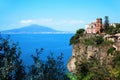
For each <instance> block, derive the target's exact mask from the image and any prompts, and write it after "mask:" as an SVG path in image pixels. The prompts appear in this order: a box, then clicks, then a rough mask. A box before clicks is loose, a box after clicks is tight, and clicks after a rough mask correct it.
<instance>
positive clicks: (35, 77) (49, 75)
mask: <svg viewBox="0 0 120 80" xmlns="http://www.w3.org/2000/svg"><path fill="white" fill-rule="evenodd" d="M42 51H43V49H41V50H40V51H38V50H36V53H37V55H36V56H34V55H32V58H33V61H34V64H33V65H32V66H30V67H29V73H28V80H69V78H68V77H67V75H66V68H65V66H64V62H63V54H62V53H61V55H60V56H58V57H57V58H56V59H55V58H54V56H53V53H51V54H50V55H49V56H48V57H47V60H46V61H42V60H41V59H40V54H41V52H42Z"/></svg>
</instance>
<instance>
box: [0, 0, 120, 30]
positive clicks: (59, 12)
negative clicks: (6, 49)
mask: <svg viewBox="0 0 120 80" xmlns="http://www.w3.org/2000/svg"><path fill="white" fill-rule="evenodd" d="M119 5H120V0H0V31H2V30H8V29H14V28H20V27H24V26H27V25H30V24H39V25H43V26H48V27H50V28H53V29H57V30H62V31H75V30H77V29H79V28H85V25H86V24H89V23H91V22H93V21H95V19H96V18H103V19H104V16H109V20H110V22H111V23H114V22H120V15H119V14H120V7H119Z"/></svg>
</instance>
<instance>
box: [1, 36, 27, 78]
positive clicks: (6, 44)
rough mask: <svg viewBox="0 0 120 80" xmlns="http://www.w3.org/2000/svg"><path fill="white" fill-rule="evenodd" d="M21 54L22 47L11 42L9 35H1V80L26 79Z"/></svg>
mask: <svg viewBox="0 0 120 80" xmlns="http://www.w3.org/2000/svg"><path fill="white" fill-rule="evenodd" d="M20 54H21V51H20V48H19V47H18V46H17V44H15V43H13V42H11V40H10V38H9V36H8V37H7V38H2V37H1V36H0V80H23V79H25V75H26V72H25V68H24V66H23V63H22V60H21V59H20Z"/></svg>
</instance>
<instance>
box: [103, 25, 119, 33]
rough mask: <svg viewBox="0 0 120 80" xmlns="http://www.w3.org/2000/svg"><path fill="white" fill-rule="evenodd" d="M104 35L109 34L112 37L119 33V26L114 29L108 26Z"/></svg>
mask: <svg viewBox="0 0 120 80" xmlns="http://www.w3.org/2000/svg"><path fill="white" fill-rule="evenodd" d="M105 33H107V34H110V35H114V34H117V33H120V24H117V25H116V27H114V26H110V27H109V28H108V29H107V30H106V31H105Z"/></svg>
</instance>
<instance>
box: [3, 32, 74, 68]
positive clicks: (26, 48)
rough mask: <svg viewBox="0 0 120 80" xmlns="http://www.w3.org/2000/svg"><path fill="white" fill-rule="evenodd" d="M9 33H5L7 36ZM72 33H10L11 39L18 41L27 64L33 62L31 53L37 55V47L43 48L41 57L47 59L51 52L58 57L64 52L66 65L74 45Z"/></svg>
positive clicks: (24, 62) (22, 56)
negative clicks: (71, 42)
mask: <svg viewBox="0 0 120 80" xmlns="http://www.w3.org/2000/svg"><path fill="white" fill-rule="evenodd" d="M6 35H7V34H4V36H6ZM72 36H73V34H72V33H70V34H10V39H11V40H12V41H13V42H15V43H18V46H19V47H20V49H21V51H22V54H21V59H22V60H23V64H25V65H26V66H28V65H31V64H33V60H32V57H31V55H36V49H39V50H40V49H41V48H43V49H44V50H43V52H42V54H41V55H40V59H42V60H43V61H44V60H46V59H47V56H48V55H50V53H53V55H54V57H55V58H56V57H57V56H59V55H60V54H61V53H63V60H64V65H67V63H68V61H69V59H70V57H71V55H72V46H71V45H69V41H70V38H71V37H72Z"/></svg>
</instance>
